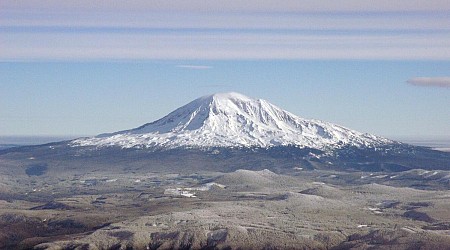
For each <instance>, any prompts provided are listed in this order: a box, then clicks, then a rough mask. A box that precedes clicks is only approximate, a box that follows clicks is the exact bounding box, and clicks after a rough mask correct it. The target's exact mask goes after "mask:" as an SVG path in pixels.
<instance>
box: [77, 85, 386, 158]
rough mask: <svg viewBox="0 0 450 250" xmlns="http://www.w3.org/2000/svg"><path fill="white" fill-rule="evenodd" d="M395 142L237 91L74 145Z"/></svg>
mask: <svg viewBox="0 0 450 250" xmlns="http://www.w3.org/2000/svg"><path fill="white" fill-rule="evenodd" d="M390 143H393V141H390V140H388V139H385V138H381V137H377V136H374V135H370V134H364V133H360V132H357V131H354V130H350V129H347V128H344V127H342V126H339V125H335V124H332V123H328V122H322V121H318V120H308V119H303V118H300V117H298V116H296V115H294V114H292V113H289V112H287V111H285V110H282V109H281V108H279V107H277V106H275V105H273V104H270V103H269V102H267V101H265V100H261V99H252V98H249V97H246V96H244V95H241V94H238V93H221V94H214V95H209V96H204V97H201V98H198V99H196V100H194V101H192V102H190V103H188V104H186V105H185V106H183V107H180V108H178V109H177V110H175V111H173V112H171V113H170V114H168V115H167V116H165V117H163V118H162V119H160V120H157V121H155V122H152V123H148V124H145V125H143V126H141V127H138V128H135V129H131V130H126V131H120V132H116V133H111V134H103V135H99V136H97V137H92V138H81V139H77V140H74V141H73V142H72V144H71V145H72V146H96V147H107V146H119V147H122V148H150V147H163V148H178V147H194V148H203V147H273V146H283V145H295V146H298V147H307V148H315V149H320V150H324V149H336V148H341V147H344V146H355V147H376V146H381V145H386V144H390Z"/></svg>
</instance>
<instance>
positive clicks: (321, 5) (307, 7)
mask: <svg viewBox="0 0 450 250" xmlns="http://www.w3.org/2000/svg"><path fill="white" fill-rule="evenodd" d="M0 8H1V9H10V10H35V9H44V10H45V9H50V10H67V9H71V10H83V11H95V10H98V9H101V10H108V11H139V10H142V11H146V12H148V11H204V12H212V11H214V12H222V11H231V12H233V11H254V12H267V11H282V12H286V11H296V12H298V11H315V12H317V11H320V12H323V11H344V12H345V11H422V10H427V11H440V10H450V6H449V4H448V1H447V0H428V1H423V0H397V1H395V3H393V2H392V0H377V1H372V0H341V1H334V0H315V1H272V0H247V1H240V0H231V1H220V0H209V1H204V0H171V1H151V0H150V1H147V0H134V1H121V0H108V1H95V3H94V2H92V1H91V0H77V1H58V0H40V1H36V0H2V1H1V2H0Z"/></svg>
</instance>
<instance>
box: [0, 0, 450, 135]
mask: <svg viewBox="0 0 450 250" xmlns="http://www.w3.org/2000/svg"><path fill="white" fill-rule="evenodd" d="M222 2H223V1H206V2H205V1H192V0H190V1H181V0H180V1H105V2H100V1H98V2H94V3H93V2H92V1H84V0H81V1H45V0H44V1H9V0H5V1H2V2H1V3H0V135H94V134H98V133H103V132H112V131H117V130H122V129H128V128H132V127H137V126H139V125H141V124H143V123H147V122H150V121H153V120H156V119H158V118H160V117H162V116H163V115H165V114H167V113H168V112H170V111H172V110H173V109H175V108H177V107H179V106H181V105H183V104H185V103H187V102H189V101H190V100H192V99H194V98H196V97H199V96H202V95H206V94H210V93H214V92H225V91H236V92H241V93H243V94H246V95H248V96H251V97H255V98H263V99H266V100H268V101H270V102H272V103H274V104H276V105H278V106H280V107H282V108H284V109H286V110H288V111H290V112H292V113H294V114H297V115H299V116H302V117H305V118H316V119H321V120H326V121H331V122H335V123H338V124H341V125H344V126H347V127H350V128H353V129H356V130H359V131H363V132H370V133H375V134H378V135H384V136H389V137H393V136H410V137H429V136H438V137H439V136H441V137H450V108H448V107H450V18H449V17H448V16H450V4H448V3H447V1H402V0H400V1H396V4H395V5H393V4H391V1H377V3H376V4H375V3H373V1H356V0H355V1H352V0H345V1H281V2H280V1H277V3H276V4H275V3H274V2H273V1H251V0H250V1H245V2H244V1H227V2H226V4H224V3H222ZM337 2H339V4H338V3H337Z"/></svg>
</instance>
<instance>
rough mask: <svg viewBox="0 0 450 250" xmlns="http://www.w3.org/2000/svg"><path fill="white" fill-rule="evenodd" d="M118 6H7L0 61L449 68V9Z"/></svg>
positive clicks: (193, 3)
mask: <svg viewBox="0 0 450 250" xmlns="http://www.w3.org/2000/svg"><path fill="white" fill-rule="evenodd" d="M111 2H113V4H111V3H110V1H108V3H106V2H105V3H99V4H98V5H97V4H96V5H95V6H94V5H92V4H90V2H88V0H80V1H71V2H70V3H67V1H66V2H64V1H51V0H43V1H25V0H15V1H11V0H4V1H1V2H0V61H16V60H21V61H23V60H24V61H27V60H145V59H401V60H417V59H431V60H448V59H450V22H448V16H449V15H450V5H449V4H448V3H447V1H440V0H435V1H406V0H399V1H397V2H396V4H395V5H393V4H392V3H391V1H387V0H381V1H377V2H376V3H373V1H364V0H345V1H344V2H343V3H342V2H341V1H338V2H339V3H338V2H336V1H326V0H318V1H310V2H309V3H303V1H281V2H277V3H274V2H273V1H269V0H262V1H256V0H249V1H226V4H224V3H223V2H222V1H207V2H205V1H200V0H174V1H159V2H158V4H155V3H153V2H152V1H143V0H137V1H132V3H130V4H128V2H127V3H126V4H125V3H124V2H122V1H116V0H111ZM300 2H302V3H300ZM211 11H212V12H213V13H214V14H211V13H212V12H211ZM193 66H195V65H193ZM186 68H188V67H186ZM190 68H191V69H195V67H190ZM197 69H202V68H197Z"/></svg>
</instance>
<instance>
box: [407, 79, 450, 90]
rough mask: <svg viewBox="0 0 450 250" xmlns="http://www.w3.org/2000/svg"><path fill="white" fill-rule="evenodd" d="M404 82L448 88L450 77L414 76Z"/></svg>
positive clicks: (449, 86)
mask: <svg viewBox="0 0 450 250" xmlns="http://www.w3.org/2000/svg"><path fill="white" fill-rule="evenodd" d="M406 82H407V83H409V84H412V85H415V86H425V87H442V88H450V77H414V78H411V79H409V80H408V81H406Z"/></svg>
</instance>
